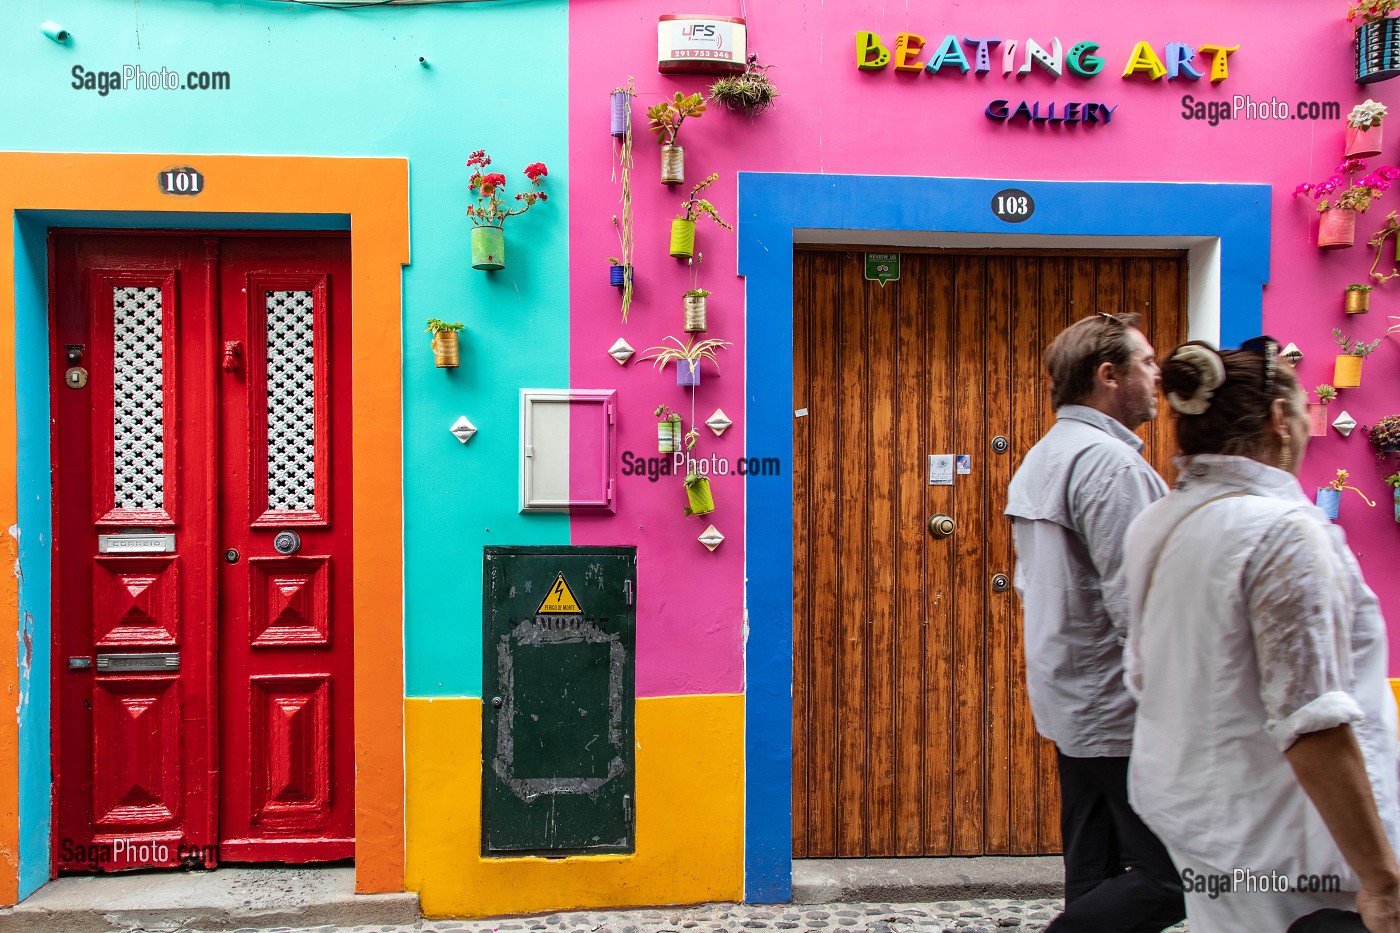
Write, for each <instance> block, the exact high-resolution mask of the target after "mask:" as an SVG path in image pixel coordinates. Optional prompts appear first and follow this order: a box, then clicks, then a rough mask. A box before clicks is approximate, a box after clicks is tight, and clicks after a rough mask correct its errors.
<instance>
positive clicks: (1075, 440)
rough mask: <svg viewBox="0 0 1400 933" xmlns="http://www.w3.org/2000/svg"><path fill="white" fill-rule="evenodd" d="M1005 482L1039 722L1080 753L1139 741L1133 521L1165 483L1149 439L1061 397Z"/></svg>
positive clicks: (1117, 750) (1118, 752)
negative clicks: (1130, 550)
mask: <svg viewBox="0 0 1400 933" xmlns="http://www.w3.org/2000/svg"><path fill="white" fill-rule="evenodd" d="M1055 414H1056V422H1055V424H1054V426H1052V427H1051V428H1050V430H1049V431H1047V432H1046V434H1045V436H1044V437H1043V438H1041V439H1040V442H1039V443H1037V444H1036V445H1035V446H1034V447H1032V448H1031V449H1030V450H1029V451H1027V453H1026V457H1025V459H1024V460H1023V461H1022V462H1021V466H1020V468H1019V469H1017V471H1016V475H1015V476H1013V477H1012V478H1011V485H1010V486H1009V487H1008V489H1007V503H1006V514H1007V515H1010V516H1011V517H1012V521H1013V523H1014V524H1013V526H1012V534H1013V537H1014V539H1015V543H1016V592H1017V593H1019V594H1020V596H1021V605H1022V607H1023V608H1024V610H1025V626H1024V629H1025V651H1026V692H1027V693H1028V694H1029V696H1030V701H1031V712H1032V713H1033V714H1034V716H1035V726H1036V730H1037V731H1038V732H1039V733H1040V734H1041V735H1043V736H1045V737H1046V738H1048V739H1050V740H1051V741H1053V742H1054V743H1055V744H1056V745H1058V746H1059V748H1060V750H1061V751H1062V752H1064V753H1065V754H1066V755H1070V756H1073V757H1076V758H1094V757H1103V756H1116V757H1121V756H1124V755H1127V754H1128V753H1129V752H1130V751H1131V750H1132V742H1133V699H1132V697H1131V696H1129V695H1128V691H1127V689H1126V688H1125V687H1124V685H1123V639H1124V636H1125V633H1126V631H1127V624H1128V590H1127V581H1126V578H1125V577H1124V575H1123V568H1122V560H1123V539H1124V537H1125V536H1126V535H1127V531H1128V525H1129V524H1130V523H1131V522H1132V520H1133V519H1134V518H1136V517H1137V515H1138V513H1140V512H1141V511H1142V510H1143V509H1144V508H1146V507H1147V505H1148V504H1149V503H1151V502H1153V501H1155V500H1156V499H1159V498H1161V497H1162V496H1164V495H1166V492H1167V486H1166V484H1165V483H1163V482H1162V478H1161V477H1160V476H1158V475H1157V473H1156V471H1155V470H1153V469H1152V466H1151V465H1150V464H1149V463H1148V462H1147V461H1146V460H1144V459H1143V458H1142V454H1141V452H1140V451H1141V450H1142V440H1141V439H1140V438H1139V437H1138V436H1137V435H1135V434H1134V433H1133V432H1131V431H1129V430H1128V429H1127V428H1126V427H1124V426H1123V425H1122V424H1120V423H1119V422H1118V421H1116V420H1115V419H1113V418H1112V417H1110V416H1109V415H1106V414H1104V413H1103V412H1101V411H1098V410H1097V409H1093V408H1088V407H1086V406H1083V405H1063V406H1061V407H1060V408H1059V410H1058V411H1056V413H1055Z"/></svg>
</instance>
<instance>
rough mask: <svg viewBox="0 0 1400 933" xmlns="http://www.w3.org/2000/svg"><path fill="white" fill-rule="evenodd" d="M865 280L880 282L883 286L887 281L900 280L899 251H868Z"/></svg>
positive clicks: (882, 286)
mask: <svg viewBox="0 0 1400 933" xmlns="http://www.w3.org/2000/svg"><path fill="white" fill-rule="evenodd" d="M865 280H866V281H867V282H879V283H880V287H881V288H884V287H885V283H886V282H898V281H899V253H866V254H865Z"/></svg>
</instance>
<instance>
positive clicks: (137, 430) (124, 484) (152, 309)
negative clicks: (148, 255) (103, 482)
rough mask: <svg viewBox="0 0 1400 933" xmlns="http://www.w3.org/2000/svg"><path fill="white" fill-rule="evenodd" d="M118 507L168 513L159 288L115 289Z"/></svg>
mask: <svg viewBox="0 0 1400 933" xmlns="http://www.w3.org/2000/svg"><path fill="white" fill-rule="evenodd" d="M112 323H113V327H112V343H113V347H112V369H113V372H112V397H113V401H114V405H113V407H114V409H115V410H114V412H113V420H112V427H113V441H114V443H113V448H114V450H113V457H112V465H113V469H114V477H113V479H114V487H113V488H114V491H115V497H114V502H115V505H116V507H117V508H119V509H161V508H164V507H165V406H164V371H165V367H164V360H163V358H162V350H163V343H162V339H161V338H162V333H161V293H160V289H159V288H133V287H120V288H113V289H112Z"/></svg>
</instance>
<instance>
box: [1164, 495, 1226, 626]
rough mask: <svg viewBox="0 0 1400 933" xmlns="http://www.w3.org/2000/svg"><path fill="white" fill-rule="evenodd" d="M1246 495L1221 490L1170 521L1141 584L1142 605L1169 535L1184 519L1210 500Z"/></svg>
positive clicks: (1172, 533)
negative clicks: (1144, 581)
mask: <svg viewBox="0 0 1400 933" xmlns="http://www.w3.org/2000/svg"><path fill="white" fill-rule="evenodd" d="M1247 495H1249V493H1245V492H1222V493H1221V494H1220V495H1218V496H1212V497H1211V498H1209V499H1207V500H1206V501H1204V502H1199V503H1197V504H1196V505H1194V506H1192V507H1191V508H1190V509H1188V510H1187V511H1186V512H1185V513H1184V514H1183V515H1182V516H1181V517H1180V518H1178V519H1177V520H1176V521H1175V522H1173V523H1172V526H1171V527H1170V528H1168V529H1167V533H1166V534H1165V535H1164V536H1163V537H1162V545H1161V547H1159V548H1157V556H1156V557H1154V558H1152V567H1151V568H1150V569H1149V570H1148V571H1147V583H1146V584H1145V585H1144V586H1143V588H1142V605H1143V606H1144V607H1145V606H1146V605H1147V596H1148V594H1149V593H1151V592H1152V579H1153V578H1154V577H1155V576H1156V575H1157V564H1158V563H1159V562H1161V560H1162V555H1163V554H1164V553H1166V550H1167V542H1168V541H1170V540H1171V536H1172V535H1174V534H1176V530H1177V529H1178V528H1180V527H1181V523H1182V522H1184V521H1186V520H1187V519H1188V518H1190V517H1191V516H1192V515H1195V514H1196V513H1197V512H1199V511H1200V510H1201V509H1203V508H1205V507H1206V506H1208V505H1210V504H1211V503H1212V502H1219V501H1220V500H1221V499H1233V498H1235V497H1236V496H1247Z"/></svg>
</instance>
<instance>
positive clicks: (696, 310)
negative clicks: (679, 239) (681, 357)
mask: <svg viewBox="0 0 1400 933" xmlns="http://www.w3.org/2000/svg"><path fill="white" fill-rule="evenodd" d="M703 258H704V256H703V255H702V254H700V253H696V254H695V258H694V259H692V260H691V261H690V288H689V289H687V290H686V293H685V296H684V298H685V332H686V333H687V334H703V333H704V332H705V331H707V330H709V329H710V328H709V323H708V321H707V320H706V317H705V299H706V298H708V297H709V296H710V291H709V289H707V288H701V287H700V261H701V260H702V259H703Z"/></svg>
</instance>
